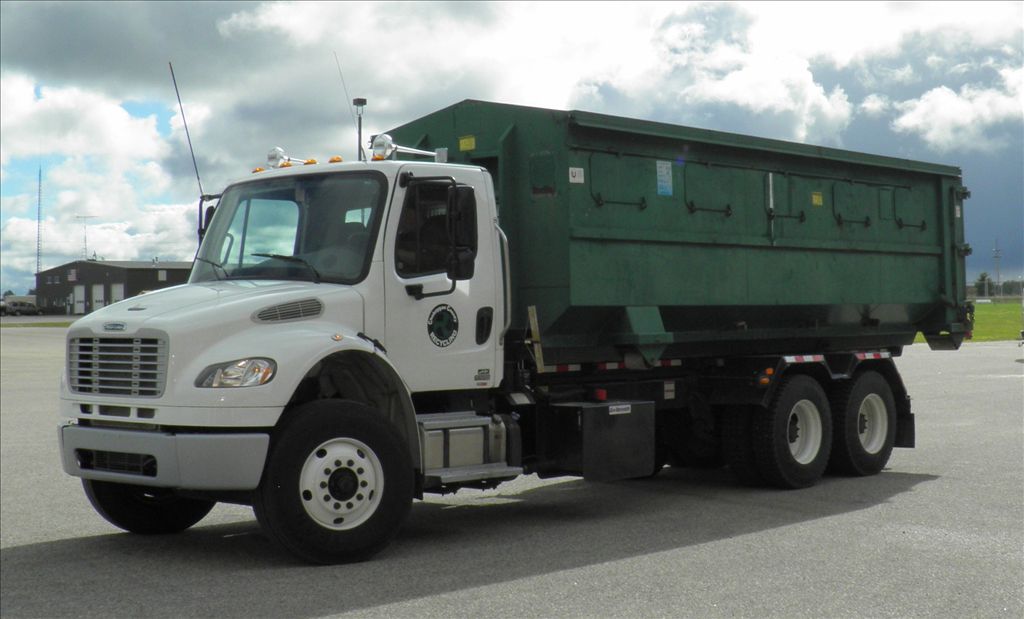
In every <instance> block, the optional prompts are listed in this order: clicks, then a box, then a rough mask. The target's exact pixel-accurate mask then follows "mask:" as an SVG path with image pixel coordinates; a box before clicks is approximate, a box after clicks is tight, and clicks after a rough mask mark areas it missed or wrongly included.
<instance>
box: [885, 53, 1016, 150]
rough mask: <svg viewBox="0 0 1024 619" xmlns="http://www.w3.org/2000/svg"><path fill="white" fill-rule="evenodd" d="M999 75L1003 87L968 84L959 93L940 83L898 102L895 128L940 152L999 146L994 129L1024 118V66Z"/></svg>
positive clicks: (985, 148) (1000, 140) (1001, 139)
mask: <svg viewBox="0 0 1024 619" xmlns="http://www.w3.org/2000/svg"><path fill="white" fill-rule="evenodd" d="M999 74H1000V78H1001V79H1002V86H1003V87H1002V88H983V87H979V86H971V85H967V86H964V87H962V88H961V89H960V91H959V92H956V91H953V90H952V89H950V88H948V87H946V86H939V87H936V88H932V89H931V90H929V91H928V92H926V93H924V95H922V96H921V97H920V98H917V99H911V100H909V101H902V102H898V103H895V104H894V106H895V108H896V109H897V110H898V111H899V113H900V115H899V117H897V118H896V119H895V120H894V121H893V123H892V128H893V130H894V131H897V132H899V133H911V134H916V135H918V136H920V137H921V139H923V140H924V141H925V142H926V143H927V144H928V145H929V146H931V147H932V148H934V149H936V150H937V151H939V152H948V151H951V150H953V149H957V150H966V151H970V150H974V151H991V150H994V149H996V148H999V147H1000V146H1002V145H1003V144H1004V139H1003V137H1002V136H1000V135H998V134H993V132H992V129H993V128H995V127H996V126H997V125H1000V124H1001V123H1004V122H1020V121H1021V120H1022V119H1024V109H1022V105H1024V103H1022V102H1024V98H1022V95H1024V89H1022V83H1024V68H1016V69H1003V70H1001V71H1000V72H999Z"/></svg>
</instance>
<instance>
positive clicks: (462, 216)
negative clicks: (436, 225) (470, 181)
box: [448, 186, 477, 281]
mask: <svg viewBox="0 0 1024 619" xmlns="http://www.w3.org/2000/svg"><path fill="white" fill-rule="evenodd" d="M448 239H449V240H450V241H451V246H450V248H449V250H448V277H449V279H451V280H453V281H461V280H467V279H471V278H472V277H473V271H474V268H473V267H474V263H475V260H476V246H477V243H476V241H477V239H476V193H475V192H474V191H473V188H472V187H465V186H453V187H450V188H449V189H448Z"/></svg>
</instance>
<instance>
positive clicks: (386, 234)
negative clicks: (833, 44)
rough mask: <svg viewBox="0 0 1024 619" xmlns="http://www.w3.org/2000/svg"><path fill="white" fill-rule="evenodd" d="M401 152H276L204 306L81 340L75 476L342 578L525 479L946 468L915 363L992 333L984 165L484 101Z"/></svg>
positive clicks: (155, 516) (138, 313) (251, 191)
mask: <svg viewBox="0 0 1024 619" xmlns="http://www.w3.org/2000/svg"><path fill="white" fill-rule="evenodd" d="M392 136H393V138H394V139H392ZM396 142H397V143H405V144H412V145H413V147H399V146H397V145H396ZM373 144H374V158H373V160H372V161H359V162H352V163H329V164H316V165H313V164H311V163H310V164H308V165H305V164H304V163H306V162H304V161H302V160H298V159H291V158H289V157H287V156H285V155H284V154H283V153H282V152H281V151H280V150H275V151H272V153H271V160H272V164H274V165H275V167H274V169H271V170H267V171H262V170H259V171H258V173H255V174H253V175H252V176H251V177H249V178H245V179H242V180H240V181H238V182H236V183H234V184H232V185H230V186H229V187H227V188H226V189H225V190H224V192H223V194H222V195H221V196H219V203H218V204H217V206H216V208H215V209H213V208H210V209H207V211H206V216H205V217H204V218H203V221H202V222H201V226H200V234H201V238H202V244H201V248H200V250H199V253H198V255H197V257H196V262H195V265H194V267H193V271H192V274H191V278H190V280H189V283H188V284H186V285H182V286H177V287H173V288H169V289H165V290H159V291H155V292H152V293H150V294H147V295H145V296H144V297H139V298H134V299H128V300H126V301H123V302H120V303H116V304H113V305H110V306H108V307H105V308H102V309H100V310H98V311H96V312H94V313H93V314H91V315H89V316H86V317H84V318H82V319H81V320H79V321H78V322H76V323H75V324H74V325H72V327H71V328H70V329H69V330H68V351H69V352H68V360H67V368H66V372H65V375H64V378H63V387H62V393H61V415H62V416H63V417H64V422H63V423H62V425H61V428H60V437H61V452H62V455H63V466H64V469H65V471H67V472H68V473H69V474H71V475H75V476H78V477H81V478H82V479H83V484H84V487H85V491H86V493H87V494H88V496H89V499H90V500H91V501H92V504H93V505H94V507H95V508H96V510H97V511H98V512H99V513H100V514H101V515H103V516H104V517H105V518H106V519H107V520H109V521H110V522H112V523H113V524H115V525H117V526H118V527H121V528H123V529H126V530H128V531H133V532H136V533H170V532H176V531H180V530H183V529H186V528H188V527H190V526H192V525H193V524H195V523H196V522H198V521H199V520H201V519H202V518H203V516H204V515H205V514H206V513H207V512H209V511H210V509H211V508H212V507H213V506H214V504H215V502H217V501H227V502H234V503H244V504H250V505H252V507H253V509H254V511H255V514H256V517H257V519H258V520H259V522H260V525H261V526H262V527H263V529H264V530H265V531H266V533H267V534H268V536H269V537H270V538H271V539H273V540H274V541H275V542H277V543H278V544H279V545H280V546H281V547H283V548H285V549H287V550H288V551H289V552H291V553H293V554H295V555H296V556H298V557H301V558H303V559H305V560H308V561H311V562H322V563H330V562H338V561H351V560H358V559H363V558H366V557H369V556H371V555H373V554H374V553H375V552H377V551H379V550H380V549H381V548H383V547H384V546H385V545H386V544H387V543H388V542H389V541H390V540H391V539H392V538H393V537H394V536H395V534H396V532H397V531H398V529H399V526H400V525H401V523H402V522H403V521H404V519H405V518H406V516H407V515H408V513H409V511H410V505H411V504H412V502H413V500H414V499H416V498H421V497H423V495H424V494H425V493H444V492H453V491H456V490H458V489H459V488H463V487H492V486H495V485H497V484H499V483H501V482H502V481H505V480H509V479H512V478H515V477H517V476H519V475H523V474H538V475H540V476H542V477H548V476H560V475H577V476H582V477H583V478H584V479H588V480H618V479H628V478H636V477H645V476H650V475H654V474H656V473H657V472H658V471H659V470H660V469H661V468H662V467H663V466H664V465H666V464H671V465H673V466H723V465H728V466H729V467H730V468H731V469H732V471H733V472H734V473H735V474H736V476H737V477H738V478H739V479H740V480H742V481H743V482H746V483H751V484H768V485H772V486H777V487H780V488H803V487H807V486H811V485H813V484H815V483H816V482H817V481H818V480H819V479H820V477H821V476H822V474H823V473H824V472H825V470H826V468H830V469H831V470H833V471H835V472H837V473H840V474H849V475H873V474H875V473H878V472H879V471H881V470H882V469H883V468H884V467H885V466H886V464H887V462H888V460H889V457H890V453H891V450H892V449H893V447H913V445H914V434H915V423H914V415H913V414H912V412H911V403H910V399H909V397H908V394H907V389H906V387H905V386H904V384H903V381H902V379H901V378H900V374H899V372H898V370H897V367H896V365H895V363H894V358H896V357H898V356H899V355H900V353H901V351H902V348H903V346H906V345H908V344H910V343H911V342H912V341H913V340H914V337H915V335H916V334H917V333H919V332H920V333H923V334H924V336H925V338H926V339H927V341H928V343H929V344H930V345H931V346H932V348H937V349H944V350H952V349H956V348H957V347H958V346H959V345H960V343H961V341H962V340H963V338H964V337H965V335H966V334H967V333H968V332H969V331H970V329H971V327H972V318H971V314H972V308H971V306H970V305H969V304H967V303H966V302H965V298H964V290H965V283H964V256H965V255H966V254H967V253H969V248H968V247H967V246H966V245H965V244H964V242H963V219H962V202H963V200H964V198H965V197H967V196H968V192H967V190H966V189H965V188H964V187H963V185H962V182H961V178H960V170H959V169H957V168H953V167H948V166H941V165H933V164H927V163H920V162H913V161H906V160H901V159H892V158H887V157H880V156H874V155H865V154H858V153H852V152H847V151H841V150H833V149H827V148H819V147H811V146H804V145H799V144H791V143H786V142H779V141H774V140H765V139H758V138H751V137H744V136H739V135H733V134H726V133H720V132H713V131H705V130H699V129H691V128H686V127H678V126H673V125H665V124H659V123H652V122H643V121H637V120H629V119H624V118H615V117H610V116H603V115H598V114H590V113H584V112H560V111H552V110H541V109H534V108H524V107H517V106H507V105H499V104H492V103H485V102H478V101H465V102H462V103H459V104H456V105H454V106H452V107H450V108H446V109H444V110H441V111H439V112H436V113H433V114H431V115H428V116H426V117H424V118H421V119H419V120H416V121H413V122H411V123H409V124H407V125H404V126H401V127H398V128H396V129H394V130H393V131H391V132H390V135H380V136H377V137H376V139H375V140H374V142H373ZM426 149H435V150H426ZM399 154H402V156H403V157H406V158H409V157H412V158H418V160H398V159H397V156H398V155H399ZM426 155H429V156H431V157H433V158H435V159H436V160H435V161H424V160H423V158H424V156H426ZM202 204H203V203H202V202H201V203H200V206H202Z"/></svg>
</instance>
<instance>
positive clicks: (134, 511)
mask: <svg viewBox="0 0 1024 619" xmlns="http://www.w3.org/2000/svg"><path fill="white" fill-rule="evenodd" d="M82 487H83V488H85V495H86V496H87V497H89V502H90V503H92V506H93V508H95V509H96V511H97V512H99V514H100V515H101V516H103V517H104V518H105V519H106V520H107V522H109V523H110V524H112V525H114V526H116V527H118V528H121V529H124V530H125V531H131V532H132V533H141V534H143V535H154V534H161V533H178V532H179V531H184V530H185V529H187V528H189V527H191V526H192V525H194V524H195V523H197V522H199V521H200V520H202V519H203V518H204V517H205V516H206V514H208V513H210V510H211V509H213V506H214V505H216V503H215V502H214V501H205V500H201V499H188V498H184V497H180V496H178V495H176V494H175V493H174V491H172V490H168V489H166V488H150V487H147V486H131V485H128V484H118V483H113V482H109V481H96V480H92V479H83V480H82Z"/></svg>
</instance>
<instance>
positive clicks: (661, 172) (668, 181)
mask: <svg viewBox="0 0 1024 619" xmlns="http://www.w3.org/2000/svg"><path fill="white" fill-rule="evenodd" d="M656 164H657V166H658V195H659V196H671V195H672V162H671V161H658V162H656Z"/></svg>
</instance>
